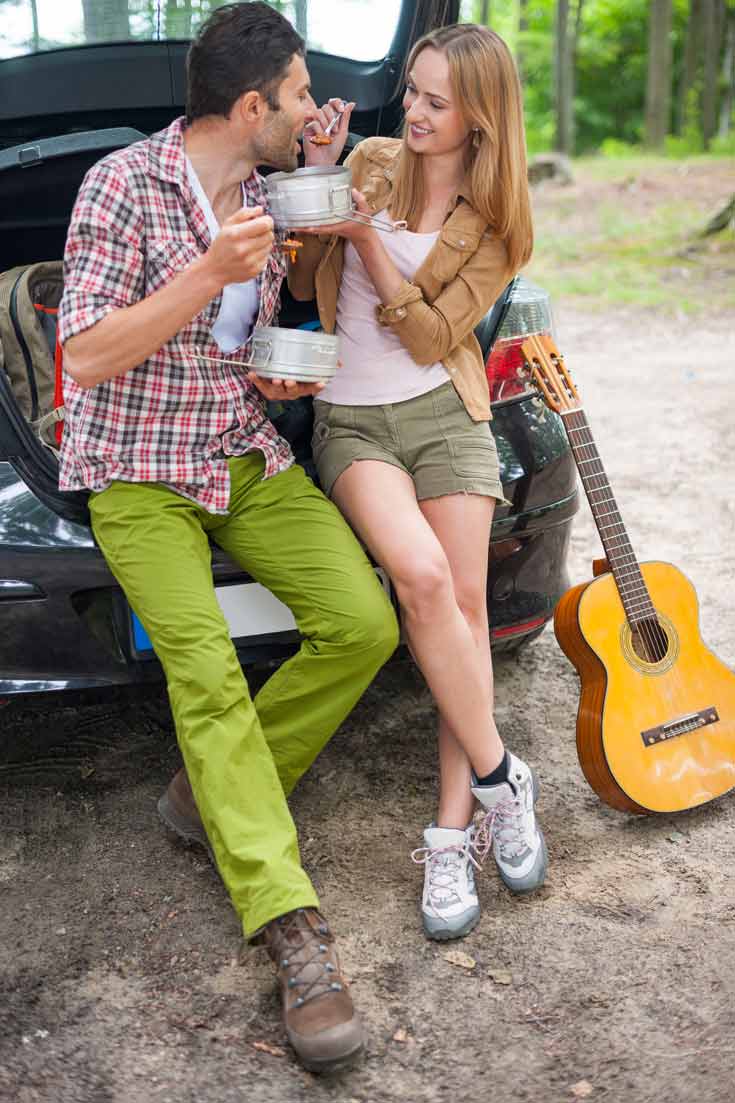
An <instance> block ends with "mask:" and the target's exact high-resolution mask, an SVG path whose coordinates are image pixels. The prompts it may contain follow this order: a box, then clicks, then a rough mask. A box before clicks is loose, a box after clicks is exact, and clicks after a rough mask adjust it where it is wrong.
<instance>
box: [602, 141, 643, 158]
mask: <svg viewBox="0 0 735 1103" xmlns="http://www.w3.org/2000/svg"><path fill="white" fill-rule="evenodd" d="M600 153H601V154H602V156H603V157H615V158H624V157H634V156H635V155H636V154H638V153H640V149H639V147H638V146H634V145H631V144H630V142H621V141H620V139H619V138H605V140H604V141H603V142H602V143H601V145H600Z"/></svg>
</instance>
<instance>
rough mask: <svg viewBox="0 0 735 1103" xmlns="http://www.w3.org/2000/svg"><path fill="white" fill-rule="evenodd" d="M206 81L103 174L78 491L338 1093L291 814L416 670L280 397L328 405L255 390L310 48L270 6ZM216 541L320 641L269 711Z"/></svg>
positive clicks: (342, 993)
mask: <svg viewBox="0 0 735 1103" xmlns="http://www.w3.org/2000/svg"><path fill="white" fill-rule="evenodd" d="M187 71H188V92H187V116H186V119H185V120H184V119H178V120H176V121H175V122H174V123H172V124H171V126H170V127H168V129H167V130H164V131H162V132H161V133H158V134H155V135H153V137H151V138H150V139H148V140H147V141H144V142H140V143H137V144H136V145H134V146H131V147H129V148H127V149H125V150H123V151H119V152H116V153H113V154H111V155H110V156H108V157H106V158H104V160H102V161H101V162H100V163H99V164H98V165H96V166H95V167H94V168H93V169H92V170H91V171H90V172H89V173H88V175H87V177H86V179H85V181H84V183H83V185H82V187H81V190H80V192H79V196H78V198H77V202H76V205H75V208H74V212H73V215H72V220H71V225H70V229H69V236H68V239H67V247H66V253H65V291H64V298H63V301H62V305H61V309H60V335H61V341H62V344H63V346H64V365H65V371H66V373H67V375H66V380H65V399H66V408H67V418H68V420H67V425H66V430H65V434H64V441H63V446H62V452H61V473H60V485H61V487H62V488H63V489H69V490H71V489H78V488H80V487H87V488H88V489H89V490H90V491H92V494H91V496H90V513H91V517H92V527H93V531H94V535H95V538H96V540H97V542H98V544H99V546H100V548H101V549H102V551H103V553H104V555H105V558H106V560H107V562H108V564H109V566H110V569H111V570H112V572H113V573H114V575H115V576H116V578H117V579H118V581H119V583H120V585H121V586H122V588H123V590H124V591H125V594H126V596H127V598H128V601H129V602H130V605H131V606H132V608H133V609H134V610H135V612H136V613H137V615H138V616H139V618H140V620H141V621H142V622H143V625H144V626H145V628H146V630H147V632H148V634H149V636H150V638H151V640H152V642H153V645H154V647H155V650H156V654H157V655H158V657H159V659H160V660H161V663H162V664H163V667H164V670H165V673H166V679H167V684H168V692H169V698H170V701H171V708H172V712H173V716H174V720H175V723H176V731H177V736H178V740H179V745H180V747H181V751H182V754H183V758H184V765H185V771H184V770H182V771H180V772H179V774H177V776H176V777H175V778H174V779H173V781H172V782H171V785H170V786H169V788H168V790H167V792H166V793H165V794H164V796H163V797H162V798H161V801H160V802H159V810H160V812H161V815H162V816H163V818H164V820H165V821H166V822H167V823H168V824H169V825H170V826H171V827H172V828H173V829H174V830H175V831H177V832H178V833H179V834H180V835H182V836H183V837H185V838H188V839H192V840H195V841H199V842H202V843H203V844H205V845H206V846H207V847H208V848H209V849H210V852H211V853H212V854H213V857H214V859H215V861H216V863H217V866H218V868H219V871H220V873H221V875H222V879H223V880H224V882H225V885H226V887H227V889H228V891H229V893H230V895H231V897H232V901H233V904H234V906H235V909H236V911H237V913H238V915H239V917H240V919H241V921H242V926H243V930H244V933H245V936H246V937H247V938H250V939H253V938H256V939H258V940H260V941H262V942H264V943H265V945H266V947H267V949H268V952H269V954H270V956H271V957H272V959H273V961H274V963H275V965H276V969H277V972H278V976H279V981H280V985H281V989H282V995H283V1007H284V1020H285V1025H286V1029H287V1032H288V1035H289V1038H290V1040H291V1042H292V1044H293V1046H294V1048H295V1050H296V1052H297V1053H298V1055H299V1057H300V1058H301V1060H302V1061H303V1063H304V1064H305V1065H306V1066H307V1067H308V1068H311V1069H314V1070H320V1069H327V1068H331V1067H333V1066H335V1065H338V1064H341V1063H344V1062H345V1061H347V1060H349V1059H351V1058H353V1057H354V1056H355V1055H356V1054H357V1053H358V1052H359V1050H360V1049H361V1047H362V1044H363V1035H362V1028H361V1026H360V1023H359V1020H358V1018H357V1016H356V1014H355V1012H354V1009H353V1007H352V1003H351V1000H350V996H349V994H348V992H347V990H346V986H345V983H344V980H343V979H342V976H341V973H340V970H339V964H338V960H337V957H336V952H335V948H334V941H333V938H332V935H331V933H330V931H329V928H328V926H327V924H326V922H325V920H324V918H323V917H322V915H321V914H320V912H319V911H318V910H317V909H318V900H317V897H316V893H315V891H314V888H313V886H312V885H311V883H310V881H309V878H308V877H307V875H306V873H305V872H304V870H303V869H302V867H301V862H300V858H299V851H298V844H297V839H296V831H295V827H294V824H293V821H292V819H291V817H290V814H289V811H288V806H287V803H286V798H287V796H288V794H289V793H290V792H291V790H292V789H293V787H294V785H295V784H296V782H297V781H298V779H299V777H300V776H301V775H302V774H303V772H304V771H305V770H306V769H307V768H308V767H309V766H310V765H311V763H312V762H313V760H314V758H315V757H316V755H317V754H318V753H319V751H320V750H321V749H322V747H323V746H324V744H325V743H326V742H327V740H328V739H329V737H330V736H331V735H332V734H333V732H334V731H335V729H336V728H337V727H338V726H339V724H340V723H341V721H342V720H343V719H344V717H345V716H346V715H347V713H348V712H349V711H350V709H351V708H352V707H353V705H354V704H355V702H356V701H357V700H358V698H359V697H360V696H361V694H362V692H363V691H364V689H365V688H366V686H367V685H368V684H369V682H370V681H371V679H372V678H373V677H374V675H375V673H376V672H377V670H378V669H379V668H380V666H381V665H382V664H383V663H384V662H385V660H386V659H387V658H388V656H389V655H390V654H391V652H392V651H393V649H394V647H395V646H396V643H397V625H396V621H395V617H394V615H393V611H392V609H391V607H390V603H389V602H388V600H387V598H386V597H385V594H384V592H383V590H382V589H381V587H380V585H379V584H378V582H377V580H376V578H375V574H374V572H373V570H372V568H371V566H370V564H369V562H368V561H367V559H366V557H365V556H364V554H363V553H362V551H361V549H360V547H359V545H358V544H357V542H356V540H355V538H354V537H353V535H352V533H351V532H350V531H349V529H348V528H347V527H346V525H345V524H344V522H343V521H342V519H341V517H340V516H339V514H338V513H337V511H336V510H335V509H334V508H333V507H332V505H331V504H330V503H329V502H328V501H327V500H326V499H325V498H324V497H323V496H322V495H321V493H320V492H319V491H318V490H317V489H316V488H315V487H314V486H313V484H312V483H311V482H310V481H309V479H308V478H307V477H306V475H305V474H304V472H303V471H302V469H301V468H300V467H298V466H296V465H294V464H293V457H292V455H291V452H290V449H289V447H288V444H287V443H286V441H284V440H283V439H282V438H280V437H279V436H278V434H277V432H276V430H275V428H274V426H273V425H272V424H271V423H270V421H269V420H268V419H267V417H266V415H265V409H264V402H263V398H262V397H261V395H260V394H258V390H260V391H261V392H262V393H263V394H264V395H265V396H266V397H273V398H292V397H298V396H300V395H305V394H313V393H316V391H317V390H318V388H317V387H308V386H300V385H298V386H296V385H294V384H278V383H270V384H269V383H266V382H265V381H264V380H263V381H260V380H255V379H254V378H253V377H252V376H251V377H249V376H248V375H247V368H246V367H244V366H243V367H240V364H242V365H246V363H247V360H248V356H249V343H248V342H249V335H250V332H251V328H252V325H253V324H259V325H269V324H270V323H271V321H272V320H273V318H274V315H275V313H276V310H277V304H278V295H279V288H280V285H281V280H282V277H283V274H284V269H285V264H284V261H283V258H282V255H281V253H280V252H279V251H278V250H277V249H274V233H273V223H272V220H271V219H270V218H269V217H268V215H267V213H265V212H264V208H265V202H266V201H265V191H264V187H263V182H262V180H261V178H260V177H259V176H258V174H257V173H256V171H255V166H256V164H268V165H272V166H273V167H274V168H278V169H285V170H290V169H293V168H295V167H296V163H297V154H298V149H299V146H298V140H297V139H298V136H299V135H300V134H301V132H302V129H303V127H304V124H305V122H306V121H307V119H308V118H310V117H313V118H314V119H315V120H316V122H317V125H318V120H319V117H320V113H318V112H316V109H315V106H314V103H313V101H312V99H311V96H310V95H309V78H308V73H307V70H306V65H305V63H304V44H303V41H302V39H301V38H300V37H299V36H298V35H297V34H296V32H295V31H294V30H293V28H292V26H291V25H290V23H288V21H287V20H286V19H284V18H283V17H282V16H281V15H279V14H278V13H276V12H275V11H274V10H273V9H272V8H270V7H269V6H268V5H267V4H265V3H260V2H252V3H241V4H230V5H227V6H225V7H223V8H220V9H219V10H218V11H216V12H215V13H214V15H212V17H211V18H210V19H209V21H208V22H207V23H206V24H205V25H204V27H203V28H202V30H201V32H200V34H199V35H198V37H197V38H196V40H195V41H194V42H193V43H192V46H191V49H190V52H189V57H188V69H187ZM346 129H347V127H346V124H345V125H344V126H342V127H341V130H342V131H343V132H346ZM208 358H211V359H208ZM227 361H230V362H227ZM231 361H236V363H235V364H233V363H231ZM256 387H257V388H258V389H256ZM209 538H211V539H213V540H214V541H216V542H217V543H218V544H219V545H220V546H221V547H222V548H224V549H225V551H227V552H228V553H229V555H230V556H232V558H233V559H235V560H236V561H237V562H238V563H239V564H240V565H241V566H242V567H243V568H244V569H245V570H247V571H248V573H249V574H251V575H252V576H253V577H254V578H255V579H257V580H258V581H260V582H261V583H263V584H264V585H265V586H267V587H268V588H269V589H270V590H271V591H272V592H273V593H274V594H276V596H277V597H279V598H280V599H281V600H282V601H284V602H285V603H286V604H287V605H288V606H289V607H290V608H291V610H292V611H293V614H294V617H295V619H296V622H297V624H298V626H299V629H300V632H301V634H302V637H303V643H302V646H301V649H300V651H299V652H298V654H297V655H296V656H295V657H293V658H292V659H290V660H289V661H288V662H286V663H285V664H284V665H283V666H281V667H280V669H279V670H278V671H277V672H276V673H275V674H274V675H273V676H272V677H271V679H270V680H269V681H268V682H267V683H266V685H265V686H263V688H262V689H261V690H260V692H259V693H258V695H257V697H256V698H255V701H254V702H253V701H251V698H250V695H249V693H248V687H247V683H246V681H245V679H244V676H243V673H242V670H241V668H240V665H239V663H238V661H237V656H236V653H235V650H234V648H233V645H232V643H231V640H230V637H229V633H228V629H227V625H226V623H225V620H224V618H223V615H222V613H221V611H220V608H219V605H218V604H217V601H216V598H215V594H214V588H213V583H212V575H211V569H210V551H209V542H208V541H209Z"/></svg>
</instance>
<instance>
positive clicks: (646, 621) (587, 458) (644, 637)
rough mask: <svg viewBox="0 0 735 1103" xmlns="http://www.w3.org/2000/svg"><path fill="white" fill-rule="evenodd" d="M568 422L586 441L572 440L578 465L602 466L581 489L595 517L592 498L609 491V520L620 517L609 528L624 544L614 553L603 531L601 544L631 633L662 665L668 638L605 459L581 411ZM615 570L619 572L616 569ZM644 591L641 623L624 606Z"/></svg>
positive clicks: (586, 478)
mask: <svg viewBox="0 0 735 1103" xmlns="http://www.w3.org/2000/svg"><path fill="white" fill-rule="evenodd" d="M572 418H574V419H575V420H576V422H577V424H572ZM566 420H568V422H569V425H570V428H571V431H572V432H574V433H575V434H577V435H578V436H579V437H581V438H586V439H581V440H579V441H575V440H574V439H572V437H571V436H570V443H571V445H572V449H573V450H574V452H575V453H577V454H578V460H577V462H578V464H579V462H580V459H581V461H582V462H583V463H589V464H595V465H599V468H600V470H599V471H591V472H589V473H587V472H585V474H584V475H583V476H582V485H583V486H584V488H585V491H586V492H587V497H588V498H589V500H590V505H591V506H592V507H593V514H595V515H596V517H597V514H596V510H597V511H599V505H600V504H601V503H598V502H596V501H595V499H594V497H593V495H594V494H595V493H597V492H599V491H601V490H609V491H610V493H611V497H610V500H609V502H608V503H607V504H612V506H613V509H611V510H610V511H609V514H608V516H610V517H614V516H615V515H617V520H613V521H610V522H609V524H610V526H611V527H615V528H618V527H621V528H622V532H620V533H616V534H615V538H623V542H622V543H621V545H620V546H619V547H618V548H615V549H613V548H612V543H611V540H612V537H611V538H608V537H607V536H605V535H604V534H603V532H602V531H601V530H600V539H601V540H602V543H603V547H604V548H605V552H606V554H607V556H608V562H609V563H610V569H611V571H612V572H613V575H614V576H615V577H616V581H617V582H618V589H619V591H620V597H621V600H622V603H623V607H624V609H625V613H626V620H627V621H628V624H629V625H630V628H631V631H634V632H635V631H637V632H638V634H639V637H640V638H641V641H642V643H643V646H644V648H645V651H646V657H647V659H648V661H649V662H651V663H655V662H657V661H660V659H662V658H663V657H664V655H665V653H666V646H667V642H668V641H666V643H665V642H664V638H662V634H663V636H664V637H665V634H664V633H663V629H662V628H661V626H660V624H659V623H658V620H657V618H656V610H655V608H654V606H653V602H652V600H651V596H650V593H649V591H648V586H647V585H646V581H645V578H644V577H643V572H642V570H641V568H640V564H639V563H638V561H637V558H636V555H635V552H634V551H633V547H632V544H631V542H630V537H629V536H628V533H627V530H626V528H625V523H624V521H623V518H622V515H621V513H620V509H619V507H618V504H617V502H616V500H615V496H614V495H612V487H611V486H610V483H609V480H608V478H607V475H606V473H605V469H604V465H603V463H602V459H601V457H600V454H599V452H598V450H597V446H596V444H595V441H594V439H593V437H592V433H591V431H590V428H589V425H588V424H587V419H586V417H585V414H584V411H583V410H581V409H580V410H577V411H569V412H568V414H567V418H565V421H566ZM587 451H588V452H590V453H591V454H590V455H586V454H585V453H586V452H587ZM581 471H582V468H580V474H581ZM600 516H602V515H600ZM599 527H600V526H599V525H598V529H599ZM623 549H625V550H623ZM629 557H632V560H633V562H632V563H628V564H626V565H625V566H623V564H622V563H621V562H620V561H621V559H623V558H629ZM616 567H617V571H616V569H615V568H616ZM624 570H626V571H628V570H629V571H631V573H632V577H633V583H634V585H633V586H631V585H630V582H629V580H628V579H626V578H625V577H624V575H623V571H624ZM641 587H642V588H643V595H644V596H642V597H640V598H637V599H636V601H637V602H642V603H643V604H644V606H645V605H646V604H648V606H649V607H650V609H651V613H652V615H649V616H643V617H641V618H640V619H638V618H636V617H635V615H634V614H632V613H629V611H628V609H626V608H625V606H626V599H628V604H629V605H630V606H631V608H632V604H633V602H632V601H631V600H630V599H631V598H632V597H633V591H634V589H640V588H641ZM654 625H655V626H656V629H658V632H655V630H654ZM662 647H663V653H662Z"/></svg>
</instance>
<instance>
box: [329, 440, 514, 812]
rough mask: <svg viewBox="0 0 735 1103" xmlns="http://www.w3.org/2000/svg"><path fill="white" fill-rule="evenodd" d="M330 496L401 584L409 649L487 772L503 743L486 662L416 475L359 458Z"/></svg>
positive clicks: (482, 770)
mask: <svg viewBox="0 0 735 1103" xmlns="http://www.w3.org/2000/svg"><path fill="white" fill-rule="evenodd" d="M332 496H333V498H334V501H335V503H336V504H337V506H338V507H339V508H340V510H341V511H342V513H343V514H344V515H345V517H346V518H347V520H348V521H349V522H350V524H351V525H352V527H353V529H355V531H356V532H357V533H358V535H359V536H360V537H361V538H362V540H364V542H365V543H366V544H367V546H368V548H369V549H370V552H371V553H372V555H373V557H374V558H375V559H376V560H377V562H378V563H379V564H380V565H381V566H382V567H383V568H384V569H385V570H386V571H387V573H388V574H389V576H390V578H391V580H392V582H393V585H394V586H395V588H396V593H397V595H398V600H399V602H400V604H401V608H402V611H403V617H404V626H405V630H406V635H407V636H408V639H409V642H410V645H411V650H412V652H413V654H414V656H415V658H416V662H417V663H418V665H419V667H420V669H421V672H422V673H423V675H424V677H425V678H426V681H427V683H428V686H429V689H430V690H431V692H432V695H433V697H434V700H435V701H436V704H437V707H438V709H439V712H440V714H441V716H442V717H443V719H444V720H445V722H446V724H447V726H448V728H449V730H450V731H451V732H452V733H453V734H454V736H455V738H456V740H457V741H458V743H459V744H460V745H461V747H462V749H463V750H464V753H465V754H466V755H467V757H468V759H469V761H470V762H471V763H472V765H473V766H474V768H475V770H476V772H477V773H478V774H480V775H484V774H489V773H490V772H491V771H492V770H493V769H495V767H496V766H497V765H498V763H499V762H500V760H501V758H502V755H503V745H502V743H501V742H500V739H499V737H498V733H497V729H496V728H495V724H494V722H493V719H492V701H491V691H490V678H489V675H488V665H487V659H486V657H485V656H484V655H483V653H482V652H481V650H480V649H479V648H478V646H477V643H476V640H475V636H474V634H473V631H472V630H471V628H470V626H469V624H468V621H467V618H466V616H465V614H464V613H463V611H462V609H461V608H460V606H459V604H458V600H457V595H456V593H455V587H454V582H453V578H452V571H451V567H450V564H449V560H448V558H447V555H446V553H445V551H444V549H443V547H442V545H441V542H440V540H439V539H438V538H437V536H436V534H435V533H434V531H433V529H432V527H431V525H430V524H429V522H428V521H427V519H426V517H425V516H424V514H423V513H422V510H421V509H420V508H419V504H418V502H417V501H416V493H415V489H414V484H413V481H412V479H411V478H410V476H408V475H407V474H406V473H405V472H404V471H402V470H401V469H400V468H398V467H394V466H392V465H391V464H387V463H382V462H379V461H376V460H361V461H359V462H356V463H353V464H352V465H351V466H350V467H348V468H347V470H346V471H344V472H343V473H342V474H341V475H340V477H339V478H338V479H337V482H336V483H335V486H334V489H333V492H332ZM450 753H451V752H450ZM467 782H468V783H469V776H467ZM465 823H466V821H465Z"/></svg>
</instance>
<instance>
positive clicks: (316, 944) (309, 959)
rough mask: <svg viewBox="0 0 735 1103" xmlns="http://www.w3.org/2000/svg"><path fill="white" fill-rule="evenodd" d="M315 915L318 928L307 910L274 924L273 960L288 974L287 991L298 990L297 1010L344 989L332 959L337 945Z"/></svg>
mask: <svg viewBox="0 0 735 1103" xmlns="http://www.w3.org/2000/svg"><path fill="white" fill-rule="evenodd" d="M315 915H316V918H317V919H318V923H317V925H316V926H315V927H313V926H312V925H311V923H310V922H309V920H308V918H307V915H306V910H305V909H304V908H298V909H297V910H296V911H293V912H289V913H288V914H287V915H281V916H279V917H278V919H275V920H274V921H273V926H272V930H271V937H270V939H269V941H270V949H271V956H272V957H273V959H274V961H276V963H277V965H278V968H279V969H284V970H286V974H287V976H288V980H287V987H288V988H289V989H291V990H292V991H293V990H298V995H297V997H296V999H295V1001H294V1006H295V1007H303V1005H304V1004H305V1003H307V1002H308V1001H309V1000H313V999H316V998H317V996H324V995H326V993H328V992H341V991H342V989H343V988H344V985H343V983H342V980H341V979H340V976H339V970H338V968H337V966H336V965H335V964H334V962H333V961H330V960H329V959H328V957H329V953H330V943H331V942H332V941H333V938H332V935H331V933H330V930H329V927H328V926H327V924H326V923H325V922H324V920H323V919H322V918H321V916H320V915H319V914H318V913H315Z"/></svg>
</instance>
